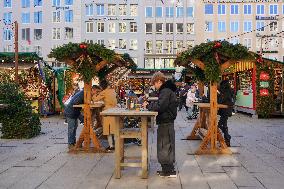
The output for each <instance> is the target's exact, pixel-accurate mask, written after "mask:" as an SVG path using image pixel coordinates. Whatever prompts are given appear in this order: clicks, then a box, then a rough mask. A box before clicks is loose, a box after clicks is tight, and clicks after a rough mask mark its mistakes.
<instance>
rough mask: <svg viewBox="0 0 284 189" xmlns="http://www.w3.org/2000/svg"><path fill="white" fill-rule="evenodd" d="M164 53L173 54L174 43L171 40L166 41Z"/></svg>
mask: <svg viewBox="0 0 284 189" xmlns="http://www.w3.org/2000/svg"><path fill="white" fill-rule="evenodd" d="M166 49H167V51H166V53H167V54H173V53H174V41H172V40H167V41H166Z"/></svg>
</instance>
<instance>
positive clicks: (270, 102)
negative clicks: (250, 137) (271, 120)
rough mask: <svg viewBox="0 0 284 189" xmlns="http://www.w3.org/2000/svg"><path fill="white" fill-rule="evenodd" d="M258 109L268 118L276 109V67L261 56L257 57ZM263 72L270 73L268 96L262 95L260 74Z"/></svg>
mask: <svg viewBox="0 0 284 189" xmlns="http://www.w3.org/2000/svg"><path fill="white" fill-rule="evenodd" d="M256 70H257V71H256V111H257V114H258V115H259V116H261V117H263V118H268V117H269V115H271V113H272V112H273V111H274V108H275V102H274V98H273V96H274V69H273V65H268V64H266V63H264V61H263V60H262V58H261V57H259V58H257V62H256ZM261 72H266V73H267V74H269V80H268V81H267V82H268V83H269V86H268V88H267V89H268V91H269V95H268V96H261V95H260V90H261V89H262V87H261V85H260V82H261V80H260V74H261Z"/></svg>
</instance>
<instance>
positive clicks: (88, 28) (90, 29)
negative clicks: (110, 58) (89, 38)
mask: <svg viewBox="0 0 284 189" xmlns="http://www.w3.org/2000/svg"><path fill="white" fill-rule="evenodd" d="M86 32H87V33H93V32H94V23H93V22H86Z"/></svg>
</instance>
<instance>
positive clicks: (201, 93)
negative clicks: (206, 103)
mask: <svg viewBox="0 0 284 189" xmlns="http://www.w3.org/2000/svg"><path fill="white" fill-rule="evenodd" d="M197 85H198V90H199V96H200V97H202V96H203V95H204V83H203V82H202V81H198V83H197Z"/></svg>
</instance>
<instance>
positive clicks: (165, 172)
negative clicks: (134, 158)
mask: <svg viewBox="0 0 284 189" xmlns="http://www.w3.org/2000/svg"><path fill="white" fill-rule="evenodd" d="M151 83H152V84H153V85H154V86H155V88H156V89H157V90H158V101H157V102H153V103H150V104H148V103H147V102H145V103H144V104H143V105H144V107H146V108H147V109H148V110H150V111H157V112H158V116H157V118H156V122H157V124H158V132H157V135H158V136H157V157H158V161H159V163H160V164H161V166H162V171H157V174H158V175H159V176H161V177H176V176H177V175H176V171H175V167H174V163H175V129H174V121H175V119H176V116H177V106H178V103H177V97H176V94H175V91H176V89H177V88H176V85H175V84H174V83H173V82H172V81H171V80H168V81H166V78H165V76H164V74H162V73H161V72H157V73H155V74H154V76H153V78H152V81H151Z"/></svg>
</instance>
